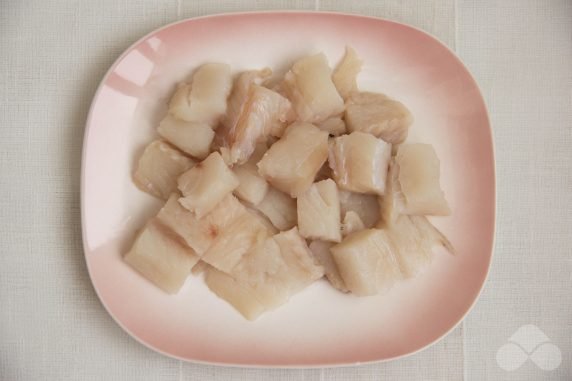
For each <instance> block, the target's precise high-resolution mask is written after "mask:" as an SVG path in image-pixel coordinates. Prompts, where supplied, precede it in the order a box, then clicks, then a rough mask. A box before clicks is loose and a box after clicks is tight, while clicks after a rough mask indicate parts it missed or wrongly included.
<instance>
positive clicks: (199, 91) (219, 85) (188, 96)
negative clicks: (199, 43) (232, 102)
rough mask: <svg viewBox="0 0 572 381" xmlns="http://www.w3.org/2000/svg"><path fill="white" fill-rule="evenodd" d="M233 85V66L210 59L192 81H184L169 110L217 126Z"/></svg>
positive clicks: (172, 99)
mask: <svg viewBox="0 0 572 381" xmlns="http://www.w3.org/2000/svg"><path fill="white" fill-rule="evenodd" d="M231 88H232V75H231V72H230V66H229V65H226V64H222V63H207V64H204V65H202V66H201V67H199V68H198V69H197V70H196V71H195V73H194V74H193V79H192V82H191V83H190V84H185V83H183V84H182V85H180V86H179V88H178V89H177V90H176V91H175V94H174V95H173V97H172V98H171V102H170V103H169V112H170V113H171V114H172V115H173V116H175V117H176V118H178V119H182V120H185V121H187V122H198V123H206V124H208V125H210V126H211V127H213V128H216V127H217V125H218V122H219V120H220V118H221V117H222V116H223V115H224V114H225V112H226V98H227V97H228V96H229V94H230V90H231Z"/></svg>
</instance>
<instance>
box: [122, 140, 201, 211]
mask: <svg viewBox="0 0 572 381" xmlns="http://www.w3.org/2000/svg"><path fill="white" fill-rule="evenodd" d="M194 165H195V161H194V160H193V159H191V158H188V157H187V156H185V155H184V154H183V153H182V152H180V151H179V150H177V149H175V148H174V147H172V146H171V145H169V144H168V143H166V142H164V141H162V140H155V141H153V142H151V143H150V144H149V145H148V146H147V147H146V148H145V151H143V154H142V155H141V157H140V158H139V162H138V164H137V169H136V170H135V173H134V174H133V180H134V182H135V185H137V187H139V189H141V190H142V191H144V192H147V193H149V194H151V195H153V196H155V197H159V198H162V199H165V200H166V199H167V198H169V195H170V194H171V193H172V192H173V191H174V190H176V189H177V178H178V177H179V176H180V175H181V174H182V173H183V172H185V171H187V170H188V169H190V168H192V167H193V166H194Z"/></svg>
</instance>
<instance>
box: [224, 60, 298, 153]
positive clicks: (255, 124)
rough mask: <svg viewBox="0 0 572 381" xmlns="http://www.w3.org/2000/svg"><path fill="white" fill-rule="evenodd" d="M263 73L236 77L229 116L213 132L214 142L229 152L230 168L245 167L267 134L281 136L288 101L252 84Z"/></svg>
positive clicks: (288, 108) (244, 74) (259, 78)
mask: <svg viewBox="0 0 572 381" xmlns="http://www.w3.org/2000/svg"><path fill="white" fill-rule="evenodd" d="M268 70H269V69H268ZM267 73H268V72H266V71H255V72H245V73H243V74H242V75H241V76H239V78H238V79H237V82H236V84H235V89H234V90H233V93H232V94H231V97H230V100H229V104H231V106H230V107H229V113H228V115H227V117H226V118H225V119H224V120H223V124H222V128H220V129H218V130H217V142H218V144H219V145H220V146H221V147H225V148H227V149H228V150H229V151H228V153H229V158H230V163H232V164H234V163H238V164H243V163H245V162H246V161H247V160H248V159H249V157H250V156H251V155H252V153H253V152H254V149H255V147H256V145H257V144H258V143H261V142H265V141H266V138H267V137H268V136H269V135H270V134H271V133H273V134H278V135H281V134H282V130H283V129H284V127H285V122H286V119H287V115H288V112H289V110H290V108H291V105H290V101H289V100H288V99H286V98H285V97H283V96H282V95H280V94H278V93H276V92H274V91H272V90H270V89H267V88H265V87H262V86H259V85H258V84H256V82H257V81H261V80H262V78H264V77H265V76H266V75H267ZM270 73H271V72H270Z"/></svg>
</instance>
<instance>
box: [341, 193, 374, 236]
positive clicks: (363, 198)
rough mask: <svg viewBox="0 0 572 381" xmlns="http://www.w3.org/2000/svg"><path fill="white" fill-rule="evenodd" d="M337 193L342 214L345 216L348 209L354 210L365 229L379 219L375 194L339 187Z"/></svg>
mask: <svg viewBox="0 0 572 381" xmlns="http://www.w3.org/2000/svg"><path fill="white" fill-rule="evenodd" d="M338 195H339V198H340V209H341V212H342V216H345V215H346V214H347V213H348V212H350V211H351V212H355V213H356V214H357V215H358V216H359V218H360V220H361V221H362V222H363V224H364V225H365V227H366V228H367V229H369V228H371V227H373V226H374V225H375V224H376V223H377V222H378V221H379V207H378V202H377V197H376V196H374V195H369V194H361V193H354V192H349V191H345V190H341V189H340V190H339V192H338Z"/></svg>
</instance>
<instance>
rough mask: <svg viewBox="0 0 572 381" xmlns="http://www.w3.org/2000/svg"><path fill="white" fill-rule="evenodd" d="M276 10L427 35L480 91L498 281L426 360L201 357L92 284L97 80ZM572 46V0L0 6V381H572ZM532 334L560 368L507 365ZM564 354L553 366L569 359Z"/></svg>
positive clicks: (118, 0) (128, 1)
mask: <svg viewBox="0 0 572 381" xmlns="http://www.w3.org/2000/svg"><path fill="white" fill-rule="evenodd" d="M269 9H299V10H327V11H341V12H351V13H360V14H365V15H369V16H377V17H383V18H387V19H392V20H396V21H400V22H405V23H408V24H411V25H414V26H416V27H419V28H421V29H423V30H426V31H427V32H429V33H431V34H433V35H435V36H436V37H437V38H439V39H440V40H441V41H443V42H444V43H445V44H447V45H448V46H449V47H451V48H452V49H454V50H456V51H457V52H458V54H459V55H460V57H461V58H462V59H463V60H464V61H465V62H466V64H467V65H468V67H469V69H470V70H471V71H472V72H473V73H474V75H475V76H476V79H477V81H478V82H479V84H480V86H481V88H482V90H483V95H484V96H485V99H486V101H487V104H488V107H489V110H490V115H491V121H492V124H493V128H494V137H495V145H496V155H497V156H496V163H497V176H498V222H497V223H498V229H497V231H498V232H497V239H496V254H495V257H494V261H493V267H492V271H491V276H490V279H489V281H488V283H487V286H486V288H485V291H484V293H483V295H482V298H481V299H480V301H479V302H478V303H477V305H476V306H475V308H474V310H473V311H472V312H471V314H470V315H469V316H468V318H467V319H466V320H465V321H464V322H463V323H462V324H461V325H460V326H459V327H457V328H456V329H455V330H453V331H452V332H451V333H450V334H449V335H447V336H446V337H445V338H443V339H442V340H441V341H439V342H438V343H436V344H435V345H433V346H432V347H430V348H428V349H426V350H424V351H422V352H420V353H417V354H415V355H413V356H410V357H407V358H405V359H400V360H397V361H393V362H388V363H379V364H372V365H361V366H355V367H347V368H328V369H247V368H231V367H215V366H209V365H201V364H191V363H186V362H182V361H178V360H175V359H171V358H168V357H165V356H163V355H160V354H158V353H155V352H154V351H152V350H150V349H147V348H146V347H144V346H143V345H141V344H139V343H138V342H137V341H136V340H134V339H132V338H131V337H130V336H129V335H128V334H127V333H125V332H124V331H123V330H122V329H121V328H120V327H119V326H118V325H117V324H116V323H115V322H114V321H113V319H112V318H111V317H110V316H109V315H108V314H107V312H106V311H105V309H104V308H103V306H102V305H101V303H100V302H99V300H98V298H97V296H96V294H95V291H94V290H93V287H92V285H91V282H90V280H89V276H88V273H87V269H86V267H85V261H84V257H83V251H82V245H81V226H80V210H79V176H80V167H81V147H82V138H83V130H84V126H85V121H86V117H87V112H88V109H89V105H90V102H91V100H92V97H93V95H94V93H95V90H96V87H97V85H98V83H99V81H100V80H101V78H102V77H103V75H104V74H105V72H106V71H107V69H108V68H109V66H110V65H111V64H112V63H113V61H114V60H115V59H116V58H117V57H118V56H119V55H120V54H121V52H122V51H123V50H124V49H126V48H127V47H128V46H129V45H130V44H131V43H132V42H134V41H135V40H137V39H138V38H139V37H141V36H142V35H144V34H146V33H148V32H150V31H152V30H153V29H155V28H157V27H160V26H162V25H164V24H167V23H170V22H173V21H176V20H179V19H183V18H188V17H194V16H201V15H207V14H215V13H221V12H236V11H248V10H269ZM571 36H572V3H571V2H570V1H567V0H560V1H558V0H551V1H547V2H537V1H534V0H523V1H516V0H512V1H493V0H486V1H481V2H472V1H468V0H427V1H424V0H409V1H399V0H378V1H375V0H360V1H344V0H310V1H305V0H274V1H273V0H246V1H241V0H198V1H189V0H169V1H162V0H157V1H137V0H113V1H111V0H103V1H97V2H88V1H63V0H62V1H57V0H44V1H39V0H30V1H26V2H23V1H22V2H17V1H5V0H2V1H0V52H1V54H0V65H1V70H0V133H1V135H0V136H1V139H0V168H1V172H0V210H1V211H2V212H1V213H0V237H1V241H0V242H1V252H0V380H1V381H20V380H26V381H28V380H102V379H105V380H157V381H163V380H173V381H175V380H249V381H259V380H327V381H329V380H335V381H337V380H340V381H342V380H343V381H346V380H347V381H357V380H385V379H390V380H452V381H456V380H479V381H480V380H570V379H572V340H570V338H571V337H572V312H571V311H572V296H571V294H572V276H571V271H572V262H571V257H572V239H571V238H570V236H572V234H571V232H572V230H571V228H570V225H571V224H572V196H571V194H572V192H571V191H570V190H572V153H571V152H572V151H571V150H570V146H572V93H571V88H572V41H571ZM531 325H533V326H535V327H537V328H538V329H540V330H542V331H543V332H544V333H545V334H546V336H547V337H548V338H549V339H550V340H551V343H553V344H554V346H555V347H556V348H558V350H559V353H560V355H561V361H560V364H559V366H558V367H557V368H555V369H553V370H545V369H542V368H540V367H539V366H538V365H537V364H536V362H533V361H530V360H528V361H527V362H526V363H524V364H523V365H522V366H520V367H519V368H518V369H515V370H511V371H507V370H505V369H503V367H502V366H503V365H507V364H508V365H511V364H512V363H511V362H510V361H513V362H514V361H516V360H514V359H512V357H510V358H509V360H507V361H508V363H502V361H501V362H500V363H499V360H498V353H499V352H498V351H499V349H500V348H501V347H503V345H505V344H506V343H507V342H508V340H509V338H510V337H511V335H512V334H513V333H514V332H515V331H517V330H518V329H519V328H520V327H523V326H531ZM539 348H540V347H539ZM544 348H547V347H546V346H545V347H544ZM509 349H510V348H509ZM554 356H555V355H552V357H550V356H548V357H546V356H545V358H547V359H548V360H547V361H549V362H550V361H552V365H554V361H555V357H554ZM514 358H515V359H517V358H518V356H517V354H516V355H514ZM499 364H500V365H499ZM542 364H544V363H542ZM549 365H550V364H549ZM505 368H506V366H505Z"/></svg>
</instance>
